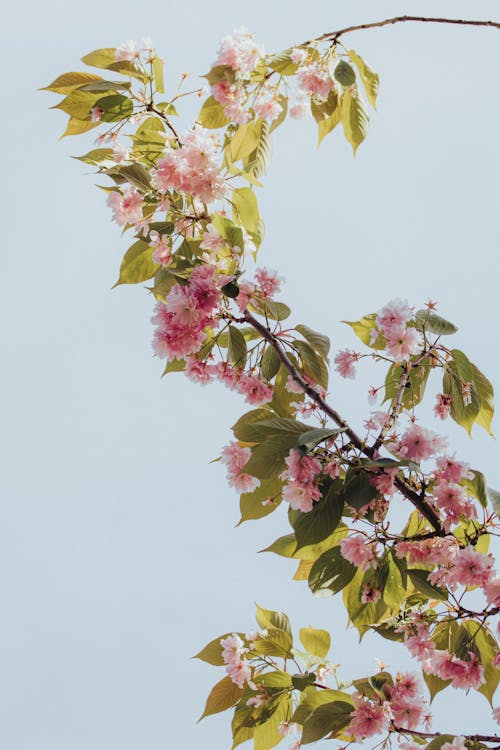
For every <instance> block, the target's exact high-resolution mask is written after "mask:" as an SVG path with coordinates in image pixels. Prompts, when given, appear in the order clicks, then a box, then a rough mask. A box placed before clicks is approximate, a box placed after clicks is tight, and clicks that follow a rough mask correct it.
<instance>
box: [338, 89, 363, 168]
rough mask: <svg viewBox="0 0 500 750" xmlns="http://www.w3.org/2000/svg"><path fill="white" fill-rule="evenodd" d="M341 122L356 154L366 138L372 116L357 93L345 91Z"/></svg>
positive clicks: (342, 101) (341, 104)
mask: <svg viewBox="0 0 500 750" xmlns="http://www.w3.org/2000/svg"><path fill="white" fill-rule="evenodd" d="M340 106H341V110H340V116H341V122H342V126H343V128H344V135H345V137H346V139H347V140H348V141H349V143H350V144H351V146H352V150H353V152H354V154H356V151H357V150H358V147H359V146H360V144H361V143H363V141H364V140H365V138H366V134H367V132H368V124H369V122H370V117H369V115H368V112H367V111H366V109H365V106H364V104H363V102H362V101H361V99H360V98H359V96H358V95H357V94H356V93H351V92H350V91H344V93H343V95H342V98H341V103H340Z"/></svg>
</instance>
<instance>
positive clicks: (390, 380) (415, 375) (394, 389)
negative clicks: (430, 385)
mask: <svg viewBox="0 0 500 750" xmlns="http://www.w3.org/2000/svg"><path fill="white" fill-rule="evenodd" d="M410 365H411V369H410V374H409V376H408V378H407V381H406V385H405V388H404V391H403V398H402V404H403V406H404V407H405V409H413V408H414V407H415V406H417V404H419V403H420V402H421V401H422V399H423V397H424V394H425V389H426V386H427V380H428V378H429V374H430V371H431V363H430V360H429V358H425V359H423V360H422V361H421V362H420V363H419V364H418V365H416V366H413V365H412V362H411V361H410ZM406 367H407V365H406V364H402V365H398V364H392V365H391V366H390V368H389V370H388V371H387V375H386V378H385V396H384V402H385V401H391V402H392V403H394V401H395V399H396V398H397V394H398V391H399V386H400V382H401V378H402V376H403V375H404V374H405V373H406Z"/></svg>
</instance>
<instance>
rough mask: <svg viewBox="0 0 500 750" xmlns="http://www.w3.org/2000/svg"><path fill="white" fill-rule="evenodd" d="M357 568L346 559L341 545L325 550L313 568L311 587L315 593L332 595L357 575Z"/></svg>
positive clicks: (310, 580) (310, 576) (310, 577)
mask: <svg viewBox="0 0 500 750" xmlns="http://www.w3.org/2000/svg"><path fill="white" fill-rule="evenodd" d="M356 572H357V568H356V567H355V566H354V565H353V564H352V563H350V562H349V560H346V559H345V557H343V556H342V554H341V552H340V547H333V549H329V550H327V551H326V552H324V553H323V554H322V555H321V557H319V558H318V559H317V560H316V562H315V563H314V565H313V566H312V568H311V572H310V574H309V588H310V589H311V591H312V592H313V594H321V595H322V596H331V595H332V594H337V593H338V592H339V591H342V589H344V588H345V587H346V586H347V584H348V583H350V582H351V581H352V579H353V578H354V576H355V575H356Z"/></svg>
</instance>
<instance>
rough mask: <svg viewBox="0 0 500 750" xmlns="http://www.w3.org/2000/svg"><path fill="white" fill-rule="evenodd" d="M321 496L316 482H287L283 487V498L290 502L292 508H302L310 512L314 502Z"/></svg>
mask: <svg viewBox="0 0 500 750" xmlns="http://www.w3.org/2000/svg"><path fill="white" fill-rule="evenodd" d="M320 498H321V491H320V489H319V488H318V486H317V485H316V484H313V483H311V484H305V485H301V484H297V483H296V482H293V483H291V484H285V486H284V487H283V500H285V501H286V502H287V503H290V507H291V508H292V510H301V511H302V513H309V511H311V510H312V508H313V505H314V503H315V502H316V501H317V500H319V499H320Z"/></svg>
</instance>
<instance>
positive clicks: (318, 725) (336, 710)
mask: <svg viewBox="0 0 500 750" xmlns="http://www.w3.org/2000/svg"><path fill="white" fill-rule="evenodd" d="M352 711H353V707H352V705H351V704H350V703H347V702H343V701H333V702H332V703H325V705H323V706H319V707H318V708H316V709H315V710H314V711H313V712H312V714H311V715H310V716H309V717H308V719H307V720H306V722H305V724H304V726H303V730H302V738H301V744H302V745H307V744H309V743H310V742H316V741H317V740H320V739H321V738H322V737H326V735H329V734H331V735H333V736H335V735H336V734H338V733H339V732H340V731H341V730H342V729H344V727H346V726H347V725H348V724H349V722H350V720H351V713H352Z"/></svg>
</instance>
